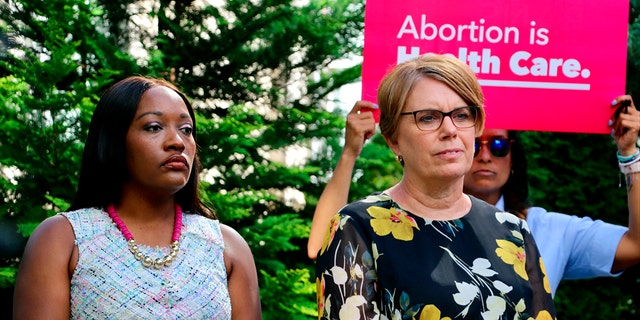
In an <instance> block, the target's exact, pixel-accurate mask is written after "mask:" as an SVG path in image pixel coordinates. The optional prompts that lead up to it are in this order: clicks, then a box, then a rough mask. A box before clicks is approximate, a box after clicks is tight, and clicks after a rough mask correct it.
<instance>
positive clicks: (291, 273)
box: [260, 269, 317, 319]
mask: <svg viewBox="0 0 640 320" xmlns="http://www.w3.org/2000/svg"><path fill="white" fill-rule="evenodd" d="M309 274H310V272H309V270H304V269H298V270H287V271H277V272H276V273H275V274H274V275H270V274H266V273H263V274H262V276H263V279H264V286H263V287H262V288H261V289H260V297H261V299H262V300H263V304H262V316H263V318H264V319H283V318H286V319H312V318H317V311H316V302H315V292H316V287H315V283H312V281H310V276H309ZM264 301H269V303H264ZM283 315H286V316H283Z"/></svg>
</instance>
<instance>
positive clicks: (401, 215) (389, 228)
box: [367, 206, 419, 241]
mask: <svg viewBox="0 0 640 320" xmlns="http://www.w3.org/2000/svg"><path fill="white" fill-rule="evenodd" d="M367 212H369V215H370V216H371V217H373V219H371V227H373V231H374V232H375V233H376V234H377V235H379V236H386V235H388V234H389V233H391V234H392V235H393V237H394V238H395V239H398V240H403V241H409V240H412V239H413V228H416V229H418V230H419V228H418V224H417V223H416V221H415V220H413V218H411V217H409V216H408V215H407V214H406V213H405V212H404V211H402V210H400V209H397V208H390V209H386V208H382V207H376V206H371V207H369V208H368V209H367Z"/></svg>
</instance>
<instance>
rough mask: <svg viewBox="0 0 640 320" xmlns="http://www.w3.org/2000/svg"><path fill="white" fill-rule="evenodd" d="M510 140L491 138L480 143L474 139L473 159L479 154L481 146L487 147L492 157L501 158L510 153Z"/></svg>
mask: <svg viewBox="0 0 640 320" xmlns="http://www.w3.org/2000/svg"><path fill="white" fill-rule="evenodd" d="M511 142H512V140H510V139H506V138H491V139H489V140H484V141H480V139H476V143H475V152H474V153H473V157H474V158H475V157H476V156H478V154H479V153H480V148H481V147H482V145H483V144H488V145H489V151H490V152H491V154H492V155H493V156H494V157H498V158H502V157H505V156H506V155H508V154H509V151H511Z"/></svg>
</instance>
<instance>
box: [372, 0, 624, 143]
mask: <svg viewBox="0 0 640 320" xmlns="http://www.w3.org/2000/svg"><path fill="white" fill-rule="evenodd" d="M455 2H456V10H451V4H448V3H443V2H442V1H435V0H421V1H419V2H415V1H408V0H394V1H387V0H382V1H373V2H370V3H367V6H366V7H365V10H366V11H365V45H364V51H363V56H364V60H363V70H362V81H363V83H362V99H364V100H370V101H375V100H376V99H377V98H376V92H377V87H378V85H379V83H380V80H381V79H382V78H383V77H384V75H385V74H386V73H387V72H388V71H389V70H390V69H391V68H392V67H393V66H395V65H396V64H398V63H400V62H403V61H405V60H407V59H410V58H412V57H415V56H418V55H421V54H426V53H438V54H450V55H453V56H455V57H457V58H458V59H460V60H461V61H463V62H465V63H466V64H468V65H469V67H470V68H471V69H472V70H473V71H474V72H475V73H476V74H477V76H478V79H479V81H480V84H481V85H482V88H483V91H484V94H485V110H486V114H487V122H486V124H487V126H488V127H493V128H503V129H515V130H539V131H559V132H583V133H608V132H609V128H608V127H607V120H608V119H609V117H610V116H611V112H612V110H611V108H610V105H609V103H610V102H611V100H612V99H613V98H614V97H616V96H618V95H621V94H624V90H625V72H626V50H627V27H628V26H627V16H628V10H629V3H628V0H626V1H625V0H622V1H617V2H607V3H603V2H602V1H594V0H583V1H581V2H580V3H576V2H575V1H569V0H540V1H536V2H535V3H532V2H531V1H524V0H486V1H483V2H478V1H472V0H456V1H455Z"/></svg>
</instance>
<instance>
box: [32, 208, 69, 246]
mask: <svg viewBox="0 0 640 320" xmlns="http://www.w3.org/2000/svg"><path fill="white" fill-rule="evenodd" d="M74 241H75V235H74V231H73V227H72V226H71V224H70V223H69V220H67V219H66V218H65V217H64V216H62V215H55V216H51V217H48V218H46V219H45V220H43V221H42V222H41V223H40V224H39V225H38V226H37V227H36V229H35V230H34V231H33V233H32V234H31V236H29V243H31V244H32V245H35V246H38V247H49V248H56V247H58V248H60V247H66V248H67V249H69V250H71V249H72V248H73V245H74Z"/></svg>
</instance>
